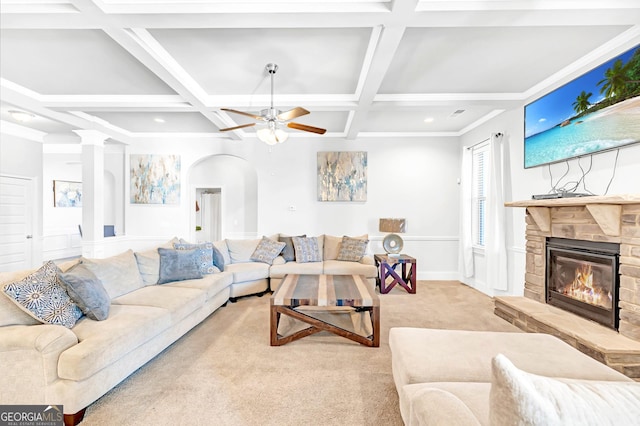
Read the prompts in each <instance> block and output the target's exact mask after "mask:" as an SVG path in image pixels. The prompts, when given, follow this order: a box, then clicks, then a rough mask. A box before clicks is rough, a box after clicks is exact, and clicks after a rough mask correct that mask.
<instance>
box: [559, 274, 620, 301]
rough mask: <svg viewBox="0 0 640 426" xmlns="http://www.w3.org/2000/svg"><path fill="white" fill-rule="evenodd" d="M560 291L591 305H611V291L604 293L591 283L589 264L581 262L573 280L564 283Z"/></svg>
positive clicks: (591, 276) (591, 275)
mask: <svg viewBox="0 0 640 426" xmlns="http://www.w3.org/2000/svg"><path fill="white" fill-rule="evenodd" d="M562 293H563V294H565V295H567V296H569V297H571V298H573V299H576V300H579V301H581V302H585V303H589V304H591V305H595V306H602V307H605V308H609V307H610V306H611V300H612V296H611V292H607V294H605V293H604V291H603V290H602V288H599V287H598V286H594V285H593V271H592V270H591V265H590V264H582V265H580V267H578V268H576V274H575V278H574V280H573V282H572V283H571V284H569V285H566V286H565V287H564V289H563V291H562Z"/></svg>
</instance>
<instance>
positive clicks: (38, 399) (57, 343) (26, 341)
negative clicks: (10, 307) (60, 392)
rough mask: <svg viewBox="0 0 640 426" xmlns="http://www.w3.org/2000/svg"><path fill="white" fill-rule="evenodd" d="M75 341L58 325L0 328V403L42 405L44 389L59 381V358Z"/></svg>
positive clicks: (44, 396) (72, 335) (44, 400)
mask: <svg viewBox="0 0 640 426" xmlns="http://www.w3.org/2000/svg"><path fill="white" fill-rule="evenodd" d="M77 343H78V338H77V337H76V335H75V334H74V333H73V331H71V330H69V329H68V328H65V327H63V326H60V325H49V324H42V325H13V326H7V327H0V401H2V402H3V403H5V404H45V403H49V402H48V401H46V387H47V385H49V384H51V383H53V382H54V381H55V380H57V378H58V358H59V357H60V354H61V353H62V352H64V351H65V350H66V349H68V348H70V347H72V346H74V345H76V344H77Z"/></svg>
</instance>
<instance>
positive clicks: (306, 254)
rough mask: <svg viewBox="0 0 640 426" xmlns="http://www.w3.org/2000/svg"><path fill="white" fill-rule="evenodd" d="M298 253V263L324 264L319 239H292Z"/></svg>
mask: <svg viewBox="0 0 640 426" xmlns="http://www.w3.org/2000/svg"><path fill="white" fill-rule="evenodd" d="M291 241H293V247H294V248H295V251H296V262H298V263H307V262H322V254H321V253H320V246H319V245H318V238H317V237H306V238H303V237H291Z"/></svg>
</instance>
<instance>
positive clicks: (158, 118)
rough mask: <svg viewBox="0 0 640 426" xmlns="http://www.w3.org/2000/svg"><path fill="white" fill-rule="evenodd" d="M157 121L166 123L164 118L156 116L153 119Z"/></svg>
mask: <svg viewBox="0 0 640 426" xmlns="http://www.w3.org/2000/svg"><path fill="white" fill-rule="evenodd" d="M153 121H155V122H156V123H164V118H160V117H156V118H154V119H153Z"/></svg>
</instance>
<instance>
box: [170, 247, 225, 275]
mask: <svg viewBox="0 0 640 426" xmlns="http://www.w3.org/2000/svg"><path fill="white" fill-rule="evenodd" d="M173 248H174V249H176V250H196V253H197V254H196V257H197V258H198V260H197V262H198V267H199V268H200V272H201V273H202V274H203V275H206V274H213V273H214V272H216V270H215V268H214V265H213V244H211V243H201V244H189V243H174V244H173Z"/></svg>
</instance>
